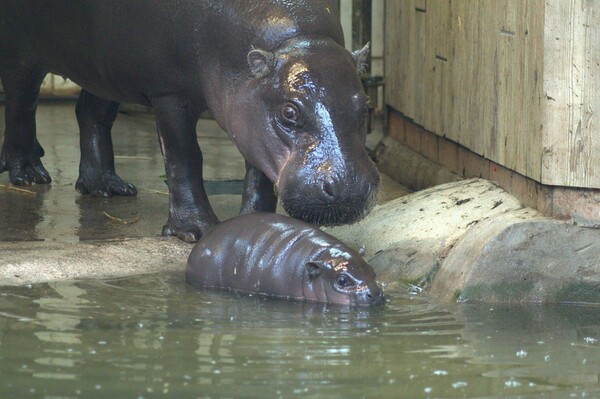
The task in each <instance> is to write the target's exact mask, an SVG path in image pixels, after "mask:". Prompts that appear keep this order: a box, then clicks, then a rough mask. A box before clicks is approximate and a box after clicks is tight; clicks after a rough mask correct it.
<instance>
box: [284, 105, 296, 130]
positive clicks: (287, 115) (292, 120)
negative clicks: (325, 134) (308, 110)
mask: <svg viewBox="0 0 600 399" xmlns="http://www.w3.org/2000/svg"><path fill="white" fill-rule="evenodd" d="M299 119H300V111H299V110H298V107H297V106H296V105H295V104H292V103H287V104H285V105H284V106H283V109H282V110H281V121H282V122H283V123H284V124H286V125H288V126H293V125H296V124H297V123H298V120H299Z"/></svg>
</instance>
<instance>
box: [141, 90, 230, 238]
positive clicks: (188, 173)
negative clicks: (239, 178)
mask: <svg viewBox="0 0 600 399" xmlns="http://www.w3.org/2000/svg"><path fill="white" fill-rule="evenodd" d="M152 105H153V107H154V112H155V115H156V125H157V128H158V138H159V141H160V149H161V151H162V154H163V158H164V161H165V170H166V172H167V181H168V184H169V219H168V221H167V224H166V225H165V226H164V227H163V230H162V233H163V235H165V236H176V237H177V238H179V239H181V240H183V241H186V242H196V241H198V240H199V239H200V237H202V236H203V235H204V234H205V233H206V231H207V230H208V229H209V228H210V227H211V226H214V225H215V224H217V223H219V220H218V219H217V216H216V215H215V213H214V212H213V210H212V208H211V206H210V204H209V202H208V196H207V195H206V191H205V190H204V181H203V179H202V152H201V151H200V147H199V146H198V141H197V139H196V123H197V122H198V115H199V114H198V112H196V111H195V110H192V109H191V107H190V106H189V105H188V104H186V102H185V101H183V100H181V99H178V98H173V97H161V98H155V99H153V100H152Z"/></svg>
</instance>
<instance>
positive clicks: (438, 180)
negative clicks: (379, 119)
mask: <svg viewBox="0 0 600 399" xmlns="http://www.w3.org/2000/svg"><path fill="white" fill-rule="evenodd" d="M375 158H376V159H377V167H378V168H379V170H380V171H381V172H383V173H385V174H387V175H389V176H390V177H391V178H393V179H394V180H396V181H397V182H399V183H400V184H402V185H404V186H406V187H408V188H410V189H411V190H414V191H417V190H422V189H425V188H427V187H431V186H435V185H438V184H443V183H448V182H453V181H459V180H461V179H462V177H461V176H459V175H458V174H456V173H454V172H452V171H450V170H449V169H447V168H445V167H443V166H440V165H439V164H437V163H435V162H433V161H430V160H429V159H427V158H425V157H424V156H422V155H420V154H418V153H416V152H415V151H413V150H412V149H410V148H408V147H407V146H405V145H403V144H401V143H399V142H398V141H396V140H395V139H393V138H392V137H390V136H386V137H384V138H383V139H382V140H381V141H380V142H379V144H378V145H377V147H376V148H375Z"/></svg>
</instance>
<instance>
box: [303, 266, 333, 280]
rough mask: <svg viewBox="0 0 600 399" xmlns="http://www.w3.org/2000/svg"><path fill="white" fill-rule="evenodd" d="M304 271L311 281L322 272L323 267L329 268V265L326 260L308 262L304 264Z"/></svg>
mask: <svg viewBox="0 0 600 399" xmlns="http://www.w3.org/2000/svg"><path fill="white" fill-rule="evenodd" d="M304 267H305V268H306V272H307V273H308V281H313V280H314V279H316V278H317V277H319V276H320V275H321V273H323V271H324V270H325V269H329V268H331V265H330V264H329V263H327V262H321V261H314V262H308V263H307V264H305V265H304Z"/></svg>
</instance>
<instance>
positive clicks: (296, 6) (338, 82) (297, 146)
mask: <svg viewBox="0 0 600 399" xmlns="http://www.w3.org/2000/svg"><path fill="white" fill-rule="evenodd" d="M335 3H336V2H335V1H334V0H297V1H290V0H189V1H177V0H160V1H143V0H126V1H123V0H101V1H98V0H62V1H34V0H0V78H1V80H2V83H3V85H4V91H5V96H6V131H5V134H4V143H3V146H2V152H1V153H0V172H2V171H8V173H9V178H10V181H11V182H12V183H13V184H15V185H30V184H33V183H38V184H47V183H50V181H51V178H50V175H49V173H48V171H47V170H46V169H45V168H44V166H43V165H42V162H41V157H42V156H43V155H44V150H43V148H42V146H41V145H40V143H39V142H38V139H37V132H36V125H35V111H36V102H37V97H38V93H39V88H40V84H41V83H42V81H43V79H44V76H46V74H47V73H48V72H52V73H55V74H58V75H61V76H64V77H67V78H70V79H71V80H73V81H74V82H76V83H77V84H79V85H80V86H81V87H82V88H83V90H82V92H81V95H80V96H79V100H78V102H77V107H76V109H75V113H76V116H77V121H78V124H79V129H80V149H81V161H80V164H79V178H78V179H77V182H76V184H75V188H76V189H77V190H78V191H79V192H81V193H84V194H86V193H89V194H91V195H93V196H111V195H125V196H126V195H135V194H136V192H137V191H136V188H135V187H134V186H133V185H131V184H129V183H127V182H125V181H124V180H122V179H121V178H120V177H119V176H118V175H117V173H116V171H115V164H114V156H113V146H112V138H111V128H112V124H113V122H114V120H115V118H116V116H117V111H118V108H119V103H121V102H127V103H137V104H142V105H145V106H151V107H152V108H153V110H154V114H155V116H156V124H157V130H158V138H159V142H160V147H161V150H162V153H163V157H164V161H165V169H166V174H167V180H168V184H169V217H168V220H167V223H166V224H165V226H164V227H163V235H174V236H177V237H178V238H180V239H182V240H184V241H189V242H192V241H197V240H198V238H199V237H201V236H202V235H203V234H204V233H205V232H206V231H208V230H209V229H210V228H211V227H212V226H213V225H215V224H217V223H218V222H219V220H218V218H217V216H216V215H215V213H214V212H213V209H212V208H211V206H210V204H209V201H208V197H207V194H206V190H205V188H204V184H203V177H202V153H201V151H200V148H199V146H198V139H197V137H196V123H197V121H198V118H199V116H200V114H201V113H202V112H203V111H205V110H207V109H210V110H211V111H212V113H213V115H214V118H215V120H216V121H217V123H218V124H219V125H220V126H221V127H222V128H223V130H225V131H226V132H227V133H228V134H229V136H230V137H231V139H232V140H233V142H234V143H235V145H236V146H237V148H238V149H239V151H240V152H241V154H242V155H243V157H244V158H245V160H246V177H245V184H244V193H243V197H242V207H241V212H242V213H249V212H253V211H269V212H274V211H275V207H276V204H277V196H278V197H279V199H280V201H281V204H282V206H283V207H284V209H285V210H286V212H287V213H288V214H289V215H290V216H292V217H295V218H298V219H302V220H305V221H307V222H309V223H314V224H321V225H335V224H345V223H352V222H355V221H357V220H358V219H360V218H362V217H363V216H364V215H366V214H367V213H368V212H369V211H370V210H371V208H372V207H373V205H374V204H375V200H376V197H377V191H378V187H379V175H378V173H377V169H376V168H375V165H374V163H373V162H372V161H371V159H370V158H369V157H368V155H367V152H366V151H365V148H364V144H365V139H366V117H367V96H366V94H365V92H364V90H363V87H362V84H361V81H360V78H359V75H358V73H357V72H358V70H360V69H361V68H362V66H363V64H364V61H365V59H366V56H367V53H368V48H367V47H365V48H363V49H362V50H357V51H355V52H354V53H350V52H349V51H347V50H346V49H345V47H344V37H343V33H342V27H341V25H340V22H339V15H338V12H337V7H336V5H335Z"/></svg>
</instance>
